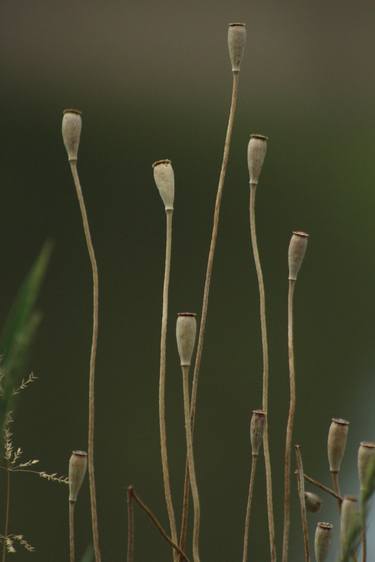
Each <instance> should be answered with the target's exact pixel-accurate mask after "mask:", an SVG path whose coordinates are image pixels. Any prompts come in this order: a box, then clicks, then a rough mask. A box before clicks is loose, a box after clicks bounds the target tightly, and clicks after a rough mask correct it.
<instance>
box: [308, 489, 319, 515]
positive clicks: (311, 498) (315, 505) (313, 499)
mask: <svg viewBox="0 0 375 562" xmlns="http://www.w3.org/2000/svg"><path fill="white" fill-rule="evenodd" d="M305 504H306V509H307V511H310V513H317V512H318V511H319V510H320V508H321V507H322V500H321V498H320V497H319V496H318V494H314V493H313V492H305Z"/></svg>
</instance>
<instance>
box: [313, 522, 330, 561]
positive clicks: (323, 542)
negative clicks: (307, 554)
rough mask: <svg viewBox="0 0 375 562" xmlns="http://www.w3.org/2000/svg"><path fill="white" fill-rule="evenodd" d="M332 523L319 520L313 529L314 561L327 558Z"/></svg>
mask: <svg viewBox="0 0 375 562" xmlns="http://www.w3.org/2000/svg"><path fill="white" fill-rule="evenodd" d="M332 529H333V525H332V524H331V523H323V522H319V523H317V525H316V529H315V541H314V551H315V559H316V562H325V561H326V560H327V556H328V552H329V547H330V544H331V539H332Z"/></svg>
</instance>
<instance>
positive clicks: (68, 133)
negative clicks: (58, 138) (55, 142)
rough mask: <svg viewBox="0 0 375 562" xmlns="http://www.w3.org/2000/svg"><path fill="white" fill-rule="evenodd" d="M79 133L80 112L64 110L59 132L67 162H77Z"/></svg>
mask: <svg viewBox="0 0 375 562" xmlns="http://www.w3.org/2000/svg"><path fill="white" fill-rule="evenodd" d="M81 131H82V113H81V111H79V110H78V109H64V112H63V119H62V126H61V132H62V136H63V141H64V145H65V148H66V152H67V154H68V159H69V162H76V161H77V158H78V148H79V141H80V138H81Z"/></svg>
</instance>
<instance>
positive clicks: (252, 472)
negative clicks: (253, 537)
mask: <svg viewBox="0 0 375 562" xmlns="http://www.w3.org/2000/svg"><path fill="white" fill-rule="evenodd" d="M257 462H258V455H252V457H251V470H250V481H249V493H248V496H247V506H246V516H245V530H244V535H243V552H242V562H247V556H248V550H249V529H250V516H251V505H252V502H253V495H254V484H255V473H256V468H257Z"/></svg>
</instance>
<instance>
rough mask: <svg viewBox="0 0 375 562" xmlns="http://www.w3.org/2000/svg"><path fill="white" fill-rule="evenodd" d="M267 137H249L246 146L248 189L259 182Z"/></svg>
mask: <svg viewBox="0 0 375 562" xmlns="http://www.w3.org/2000/svg"><path fill="white" fill-rule="evenodd" d="M267 141H268V137H265V136H264V135H251V136H250V140H249V144H248V146H247V165H248V168H249V178H250V187H251V185H256V184H257V183H258V181H259V177H260V173H261V171H262V168H263V162H264V159H265V157H266V153H267Z"/></svg>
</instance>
